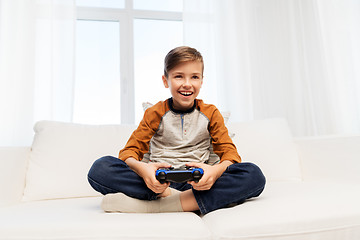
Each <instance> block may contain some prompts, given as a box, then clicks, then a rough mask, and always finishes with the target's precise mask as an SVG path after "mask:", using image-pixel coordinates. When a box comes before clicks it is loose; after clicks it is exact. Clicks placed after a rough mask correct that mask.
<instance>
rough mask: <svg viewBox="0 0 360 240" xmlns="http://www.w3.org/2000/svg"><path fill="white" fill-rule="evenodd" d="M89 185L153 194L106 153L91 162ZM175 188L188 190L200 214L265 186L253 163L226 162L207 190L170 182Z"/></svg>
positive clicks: (238, 200) (143, 195) (253, 194)
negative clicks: (226, 164)
mask: <svg viewBox="0 0 360 240" xmlns="http://www.w3.org/2000/svg"><path fill="white" fill-rule="evenodd" d="M88 180H89V183H90V185H91V186H92V187H93V188H94V189H95V190H96V191H98V192H100V193H102V194H104V195H105V194H108V193H117V192H122V193H124V194H126V195H127V196H129V197H133V198H137V199H142V200H155V199H156V198H157V194H156V193H154V192H153V191H152V190H150V189H149V188H148V187H147V186H146V184H145V182H144V180H143V179H142V178H141V177H140V176H138V175H137V174H136V173H135V172H134V171H133V170H131V169H130V167H129V166H128V165H127V164H126V163H125V162H124V161H122V160H120V159H118V158H115V157H112V156H106V157H102V158H100V159H98V160H96V161H95V162H94V164H93V165H92V167H91V169H90V171H89V174H88ZM170 187H172V188H174V189H177V190H179V191H185V190H188V189H192V191H193V194H194V196H195V198H196V201H197V203H198V206H199V209H200V212H201V214H206V213H208V212H211V211H214V210H216V209H220V208H224V207H228V206H230V205H236V204H240V203H243V202H244V201H245V200H246V199H249V198H252V197H257V196H259V195H260V194H261V192H262V191H263V189H264V187H265V177H264V175H263V174H262V172H261V170H260V168H259V167H257V166H256V165H255V164H253V163H235V164H232V165H230V166H229V167H228V168H227V169H226V171H225V172H224V173H223V174H222V175H221V177H220V178H218V179H217V181H216V182H215V183H214V185H213V186H212V187H211V189H210V190H207V191H197V190H195V189H193V188H192V186H191V185H190V184H188V183H171V184H170Z"/></svg>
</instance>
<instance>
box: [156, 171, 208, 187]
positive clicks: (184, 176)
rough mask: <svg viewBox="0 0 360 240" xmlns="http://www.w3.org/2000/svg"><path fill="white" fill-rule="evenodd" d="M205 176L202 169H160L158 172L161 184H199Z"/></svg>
mask: <svg viewBox="0 0 360 240" xmlns="http://www.w3.org/2000/svg"><path fill="white" fill-rule="evenodd" d="M203 174H204V170H203V169H202V168H192V167H185V169H181V168H179V169H174V168H173V167H171V168H160V169H158V170H157V171H156V179H157V180H158V181H159V182H160V183H161V184H163V183H165V182H177V183H182V182H188V181H194V182H199V180H200V179H201V177H202V176H203Z"/></svg>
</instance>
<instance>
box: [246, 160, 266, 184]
mask: <svg viewBox="0 0 360 240" xmlns="http://www.w3.org/2000/svg"><path fill="white" fill-rule="evenodd" d="M247 164H248V171H249V173H250V175H251V181H252V182H253V183H254V184H255V185H256V188H258V189H264V187H265V183H266V178H265V176H264V174H263V172H262V171H261V169H260V168H259V167H258V166H257V165H255V164H254V163H247Z"/></svg>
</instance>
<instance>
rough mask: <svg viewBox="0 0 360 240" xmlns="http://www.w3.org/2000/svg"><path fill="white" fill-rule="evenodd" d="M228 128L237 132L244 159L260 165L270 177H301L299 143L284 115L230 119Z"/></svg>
mask: <svg viewBox="0 0 360 240" xmlns="http://www.w3.org/2000/svg"><path fill="white" fill-rule="evenodd" d="M228 128H229V131H231V132H233V133H235V136H234V137H233V141H234V143H235V145H236V147H237V149H238V152H239V154H240V156H241V157H242V161H243V162H253V163H255V164H256V165H258V166H259V167H260V168H261V170H262V171H263V173H264V175H265V176H266V179H267V180H268V181H269V180H270V181H271V180H301V173H300V162H299V156H298V153H297V151H296V145H295V144H294V142H293V139H292V136H291V133H290V130H289V127H288V125H287V122H286V121H285V120H284V119H266V120H261V121H252V122H242V123H231V124H228ZM274 166H277V167H274Z"/></svg>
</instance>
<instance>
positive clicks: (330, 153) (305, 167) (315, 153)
mask: <svg viewBox="0 0 360 240" xmlns="http://www.w3.org/2000/svg"><path fill="white" fill-rule="evenodd" d="M295 143H296V144H297V146H298V151H299V156H300V162H301V168H302V175H303V179H304V180H305V181H306V180H325V181H337V182H348V183H355V184H360V174H359V173H360V136H327V137H309V138H298V139H295Z"/></svg>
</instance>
